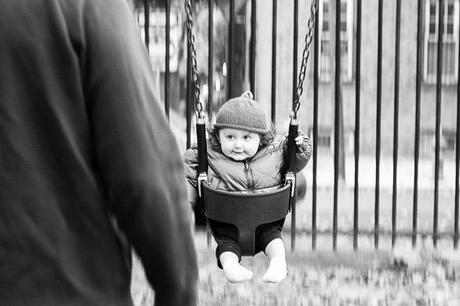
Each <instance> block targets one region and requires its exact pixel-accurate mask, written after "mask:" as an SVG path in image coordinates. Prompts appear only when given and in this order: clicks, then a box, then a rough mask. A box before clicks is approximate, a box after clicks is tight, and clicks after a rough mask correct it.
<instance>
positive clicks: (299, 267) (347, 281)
mask: <svg viewBox="0 0 460 306" xmlns="http://www.w3.org/2000/svg"><path fill="white" fill-rule="evenodd" d="M303 240H305V241H306V240H308V237H301V238H300V239H299V241H303ZM441 245H442V243H441ZM196 246H197V250H198V261H199V272H200V283H199V304H198V305H200V306H202V305H203V306H206V305H216V306H220V305H224V306H225V305H229V306H230V305H234V306H239V305H243V306H258V305H283V306H284V305H285V306H291V305H333V306H335V305H337V306H339V305H376V306H377V305H378V306H383V305H385V306H386V305H388V306H390V305H391V306H392V305H436V306H437V305H440V306H441V305H442V306H444V305H448V306H454V305H460V283H459V281H458V275H459V273H460V256H459V255H460V252H459V251H454V250H450V251H440V250H435V249H432V248H429V247H428V248H425V247H418V248H416V249H412V247H411V246H410V242H409V241H407V243H406V245H405V246H403V243H400V245H399V246H398V248H397V249H394V250H393V251H375V250H358V251H353V250H344V251H336V252H334V251H311V250H310V251H301V250H296V251H288V254H287V256H288V270H289V272H288V276H287V278H286V279H285V280H283V281H282V282H281V283H280V284H266V283H264V282H263V281H262V278H261V276H262V275H263V273H264V271H265V269H266V267H267V266H268V261H267V259H266V256H265V255H264V254H258V255H256V256H255V257H253V258H252V257H243V259H242V264H243V265H245V266H246V267H248V268H249V269H251V270H253V271H254V278H253V279H252V280H250V281H249V282H246V283H242V284H232V283H229V282H227V281H226V279H225V276H224V274H223V272H222V270H220V269H218V268H217V266H216V264H215V257H214V249H213V246H211V247H208V245H207V237H206V234H205V233H203V232H201V233H197V235H196ZM133 271H134V273H133V286H132V292H133V299H134V302H135V305H136V306H144V305H152V301H153V292H152V291H151V290H150V288H149V287H148V285H147V283H146V281H145V277H144V275H143V270H142V266H141V265H140V263H139V261H138V260H137V259H135V260H134V269H133Z"/></svg>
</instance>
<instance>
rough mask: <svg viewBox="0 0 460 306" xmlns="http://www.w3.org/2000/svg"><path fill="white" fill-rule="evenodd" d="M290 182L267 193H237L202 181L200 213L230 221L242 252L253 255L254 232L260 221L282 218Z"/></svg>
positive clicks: (284, 214) (212, 218)
mask: <svg viewBox="0 0 460 306" xmlns="http://www.w3.org/2000/svg"><path fill="white" fill-rule="evenodd" d="M291 186H292V185H291V183H288V184H286V185H285V186H283V187H281V188H280V189H277V190H275V191H273V192H269V193H250V194H248V193H238V192H228V191H222V190H217V189H214V188H211V187H209V186H208V185H207V184H205V183H204V184H202V186H201V187H202V192H203V199H204V200H203V204H204V207H203V208H204V214H205V216H206V217H207V218H208V219H211V220H215V221H219V222H224V223H230V224H232V225H234V226H236V228H237V229H238V242H239V245H240V246H241V250H242V255H244V256H254V255H255V231H256V228H257V227H258V226H259V225H261V224H264V223H270V222H274V221H278V220H281V219H283V218H284V217H286V215H287V214H288V212H289V209H290V204H291Z"/></svg>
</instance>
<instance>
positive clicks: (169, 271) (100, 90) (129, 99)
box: [77, 0, 198, 306]
mask: <svg viewBox="0 0 460 306" xmlns="http://www.w3.org/2000/svg"><path fill="white" fill-rule="evenodd" d="M83 15H84V16H83V18H84V22H83V24H84V29H82V33H83V34H81V35H82V36H83V38H82V39H81V46H77V47H78V48H79V49H80V48H81V50H82V52H81V59H80V60H81V67H82V71H83V74H84V75H85V76H86V78H85V79H84V84H83V85H82V86H84V90H85V95H86V98H87V99H86V101H87V110H88V111H87V112H88V117H89V120H90V126H91V129H92V135H93V144H94V150H95V153H96V159H95V164H96V168H97V169H98V171H99V177H100V181H101V184H102V185H103V188H104V189H105V190H106V195H107V198H108V203H109V204H108V205H109V207H108V208H109V210H110V211H111V212H112V213H113V214H114V216H115V217H116V219H117V221H118V224H119V226H120V228H121V229H122V230H123V231H124V232H125V234H126V236H127V238H128V240H129V241H130V243H131V244H132V245H133V247H134V249H135V251H136V253H137V254H138V255H139V257H140V259H141V261H142V263H143V265H144V268H145V272H146V276H147V279H148V281H149V282H150V283H151V285H152V287H153V289H154V291H155V305H181V306H183V305H196V300H197V281H198V272H197V271H198V269H197V261H196V252H195V246H194V242H193V236H192V225H191V222H190V221H191V214H190V213H191V212H190V209H187V204H186V201H187V196H186V187H185V185H186V184H185V179H184V170H183V163H182V159H181V156H180V153H179V149H178V147H177V144H176V142H175V140H174V136H173V134H172V132H171V130H170V128H169V125H168V123H167V121H166V119H165V116H164V112H163V109H162V106H161V105H160V101H159V96H158V91H157V89H156V88H155V87H154V85H155V84H156V82H155V76H154V73H153V71H152V69H151V66H150V61H149V59H148V55H147V53H146V50H145V47H144V45H143V44H142V42H141V39H140V35H139V31H138V27H137V25H136V24H135V21H134V18H133V16H132V12H131V11H130V9H129V7H128V4H127V1H126V0H112V1H104V0H88V1H86V2H85V9H84V14H83Z"/></svg>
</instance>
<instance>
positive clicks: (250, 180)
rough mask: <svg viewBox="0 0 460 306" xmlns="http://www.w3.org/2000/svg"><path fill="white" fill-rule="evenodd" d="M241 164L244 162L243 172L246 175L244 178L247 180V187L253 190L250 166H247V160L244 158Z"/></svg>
mask: <svg viewBox="0 0 460 306" xmlns="http://www.w3.org/2000/svg"><path fill="white" fill-rule="evenodd" d="M243 164H244V174H245V175H246V180H247V182H248V189H249V190H254V180H253V177H252V173H251V168H250V167H249V162H248V161H246V160H245V161H244V162H243Z"/></svg>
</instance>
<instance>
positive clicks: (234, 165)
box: [184, 92, 311, 283]
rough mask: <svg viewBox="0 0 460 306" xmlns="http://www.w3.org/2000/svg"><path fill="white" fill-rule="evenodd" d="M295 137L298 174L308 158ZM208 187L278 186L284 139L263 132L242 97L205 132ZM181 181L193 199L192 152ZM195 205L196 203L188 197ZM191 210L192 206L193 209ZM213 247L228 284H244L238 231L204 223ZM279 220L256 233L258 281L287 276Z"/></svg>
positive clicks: (256, 111)
mask: <svg viewBox="0 0 460 306" xmlns="http://www.w3.org/2000/svg"><path fill="white" fill-rule="evenodd" d="M299 134H300V135H298V136H297V137H296V145H297V150H296V157H297V163H296V168H295V172H299V171H300V170H302V169H303V168H304V167H305V166H306V164H307V162H308V160H309V159H310V156H311V144H310V140H309V138H308V137H307V136H305V135H303V133H301V132H300V133H299ZM209 136H210V140H209V143H208V165H209V166H208V184H209V185H210V186H211V187H213V188H216V189H222V190H226V191H236V192H268V191H273V190H274V189H276V188H278V187H279V186H280V184H281V183H282V180H283V177H282V172H283V168H284V166H285V165H284V161H285V160H284V155H285V153H286V150H287V138H286V137H285V136H281V135H275V134H274V132H273V130H272V129H271V128H269V127H268V124H267V119H266V115H265V112H264V110H263V108H262V107H261V105H259V104H258V103H257V102H256V101H254V100H252V95H251V94H250V93H249V92H246V93H245V94H243V95H242V96H241V97H237V98H233V99H230V100H229V101H227V102H226V103H225V104H224V105H222V107H221V108H220V109H219V111H218V113H217V116H216V123H215V124H214V126H212V127H211V128H210V129H209ZM184 162H185V171H186V178H187V181H188V183H189V184H188V185H189V191H190V193H191V194H196V189H197V175H198V173H197V166H198V151H197V148H196V147H192V148H190V149H189V150H187V151H186V152H185V154H184ZM191 198H192V199H195V197H191ZM192 205H193V203H192ZM208 224H209V227H210V229H211V233H212V235H213V237H214V239H215V240H216V242H217V249H216V257H217V264H218V266H219V268H222V269H223V271H224V274H225V276H226V278H227V279H228V281H230V282H244V281H247V280H249V279H251V278H252V276H253V273H252V272H251V271H250V270H248V269H246V268H245V267H243V266H242V265H241V264H240V260H241V248H240V246H239V245H238V240H237V238H238V232H237V229H236V228H235V227H234V226H233V225H230V224H226V223H221V222H217V221H213V220H208ZM283 225H284V219H282V220H279V221H276V222H272V223H267V224H263V225H261V226H259V227H258V228H257V229H256V233H255V239H256V241H255V247H256V253H258V252H260V251H264V252H265V254H266V255H267V256H268V258H269V259H270V264H269V267H268V269H267V271H266V272H265V274H264V275H263V277H262V279H263V280H264V281H265V282H269V283H278V282H280V281H282V280H283V279H284V278H285V277H286V275H287V264H286V253H285V248H284V243H283V240H282V236H281V232H282V229H283Z"/></svg>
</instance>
